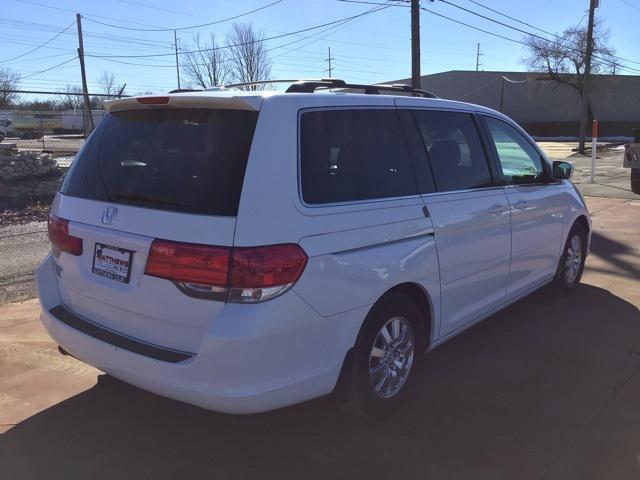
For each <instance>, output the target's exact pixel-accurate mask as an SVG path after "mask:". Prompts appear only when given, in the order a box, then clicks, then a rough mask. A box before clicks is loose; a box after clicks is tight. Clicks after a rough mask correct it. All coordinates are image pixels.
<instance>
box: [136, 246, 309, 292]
mask: <svg viewBox="0 0 640 480" xmlns="http://www.w3.org/2000/svg"><path fill="white" fill-rule="evenodd" d="M306 264H307V255H306V253H305V252H304V250H302V248H301V247H300V246H299V245H296V244H282V245H268V246H264V247H234V248H232V247H218V246H210V245H198V244H191V243H181V242H171V241H167V240H154V241H153V243H152V244H151V248H150V250H149V256H148V258H147V266H146V268H145V273H146V274H147V275H151V276H154V277H159V278H164V279H167V280H171V281H173V282H175V283H176V284H177V286H178V288H180V290H182V291H183V292H184V293H185V294H187V295H190V296H194V297H200V298H208V299H213V300H222V301H228V302H234V303H257V302H263V301H266V300H270V299H272V298H275V297H277V296H279V295H281V294H283V293H284V292H286V291H287V290H289V289H290V288H291V287H292V286H293V284H294V283H295V282H296V281H297V280H298V279H299V278H300V275H302V272H303V271H304V268H305V266H306Z"/></svg>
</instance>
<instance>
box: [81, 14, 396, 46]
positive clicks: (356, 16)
mask: <svg viewBox="0 0 640 480" xmlns="http://www.w3.org/2000/svg"><path fill="white" fill-rule="evenodd" d="M381 5H384V4H381ZM389 6H390V5H385V6H383V7H382V8H376V9H371V10H367V11H366V12H362V13H359V14H357V15H352V16H350V17H345V18H341V19H338V20H333V21H331V22H326V23H322V24H320V25H315V26H313V27H307V28H302V29H300V30H295V31H293V32H287V33H283V34H281V35H275V36H272V37H266V38H259V39H256V40H252V41H250V42H242V43H237V44H231V45H224V46H221V47H215V48H202V49H197V50H188V51H181V52H180V54H188V53H202V52H212V51H214V50H223V49H228V48H233V47H241V46H244V45H251V44H253V43H257V42H266V41H269V40H276V39H278V38H284V37H289V36H291V35H296V34H298V33H304V32H309V31H311V30H317V29H319V28H324V27H327V26H330V25H336V24H342V23H345V22H347V21H349V20H353V19H356V18H359V17H363V16H365V15H369V14H371V13H374V12H379V11H380V10H384V9H386V8H389ZM296 41H300V40H296ZM292 43H294V42H292ZM281 47H282V46H281ZM173 55H174V53H173V52H172V53H156V54H147V55H91V56H92V57H95V58H153V57H167V56H173Z"/></svg>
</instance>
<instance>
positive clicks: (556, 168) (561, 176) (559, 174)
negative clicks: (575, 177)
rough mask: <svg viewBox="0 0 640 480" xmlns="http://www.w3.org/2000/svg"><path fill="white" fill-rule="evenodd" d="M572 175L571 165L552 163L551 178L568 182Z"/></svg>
mask: <svg viewBox="0 0 640 480" xmlns="http://www.w3.org/2000/svg"><path fill="white" fill-rule="evenodd" d="M572 174H573V165H571V164H570V163H569V162H561V161H558V160H556V161H554V162H553V172H552V177H553V178H554V179H556V180H569V179H570V178H571V175H572Z"/></svg>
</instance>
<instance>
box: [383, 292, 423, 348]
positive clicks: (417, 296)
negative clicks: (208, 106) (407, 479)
mask: <svg viewBox="0 0 640 480" xmlns="http://www.w3.org/2000/svg"><path fill="white" fill-rule="evenodd" d="M392 293H403V294H405V295H407V296H408V297H410V298H411V299H412V300H413V301H414V302H415V303H416V305H417V306H418V308H419V309H420V312H421V313H422V316H423V321H424V330H425V334H426V338H425V342H426V344H427V347H428V346H429V345H430V344H431V335H432V332H433V331H434V325H433V318H434V315H433V304H432V302H431V298H430V296H429V294H428V293H427V291H426V290H425V289H424V288H423V287H421V286H420V285H418V284H417V283H411V282H407V283H401V284H399V285H396V286H395V287H393V288H390V289H389V290H387V291H386V292H384V294H383V295H382V296H381V297H380V298H379V299H378V302H381V301H384V298H385V297H387V296H388V295H390V294H392ZM378 302H376V304H377V303H378ZM374 307H375V305H374ZM374 307H371V309H372V310H373V308H374Z"/></svg>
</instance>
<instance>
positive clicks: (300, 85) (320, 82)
mask: <svg viewBox="0 0 640 480" xmlns="http://www.w3.org/2000/svg"><path fill="white" fill-rule="evenodd" d="M273 83H291V86H290V87H289V88H287V89H286V90H285V92H286V93H313V92H315V91H316V90H318V89H334V88H352V89H355V90H364V93H365V94H379V93H380V91H381V90H382V91H388V92H403V93H411V94H413V95H419V96H421V97H425V98H438V96H437V95H435V94H433V93H431V92H428V91H427V90H422V89H419V88H413V87H412V86H411V85H405V84H403V83H394V84H391V85H386V84H380V83H378V84H374V85H362V84H359V83H347V82H345V81H344V80H341V79H339V78H318V79H315V80H300V79H296V80H291V79H288V80H259V81H256V82H245V83H235V84H231V85H226V86H225V87H226V88H237V87H248V86H254V85H268V84H273Z"/></svg>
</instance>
